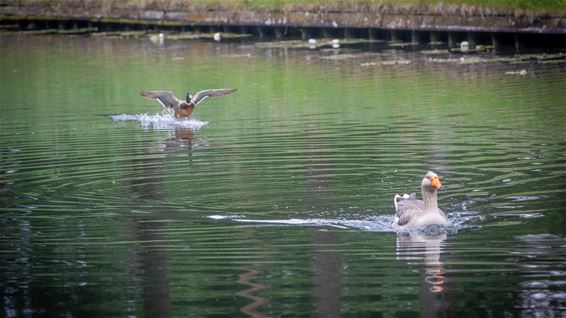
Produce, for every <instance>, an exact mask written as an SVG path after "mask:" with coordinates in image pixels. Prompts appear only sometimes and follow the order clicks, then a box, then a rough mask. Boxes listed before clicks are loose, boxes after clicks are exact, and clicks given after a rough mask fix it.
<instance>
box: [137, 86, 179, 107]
mask: <svg viewBox="0 0 566 318" xmlns="http://www.w3.org/2000/svg"><path fill="white" fill-rule="evenodd" d="M140 95H141V96H143V97H146V98H149V99H155V100H157V101H158V102H159V103H160V104H161V106H163V108H165V109H167V110H169V109H171V108H175V106H177V105H179V103H181V102H182V101H181V100H179V99H178V98H177V97H175V95H173V93H172V92H169V91H142V92H140Z"/></svg>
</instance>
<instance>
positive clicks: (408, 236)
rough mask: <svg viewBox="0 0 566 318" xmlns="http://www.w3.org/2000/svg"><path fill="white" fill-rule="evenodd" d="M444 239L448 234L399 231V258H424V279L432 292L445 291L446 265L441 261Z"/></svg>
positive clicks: (410, 259) (413, 259)
mask: <svg viewBox="0 0 566 318" xmlns="http://www.w3.org/2000/svg"><path fill="white" fill-rule="evenodd" d="M444 240H446V234H438V235H427V234H423V233H419V232H400V233H397V245H396V246H397V249H396V251H397V259H398V260H406V261H409V262H411V261H415V260H419V259H420V258H422V259H423V260H424V265H425V271H424V273H425V279H424V281H425V282H426V283H427V285H428V290H429V291H430V292H432V293H441V292H443V291H444V281H445V279H444V265H443V264H442V262H441V261H440V255H441V254H442V243H443V242H444Z"/></svg>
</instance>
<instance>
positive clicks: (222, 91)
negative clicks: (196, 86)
mask: <svg viewBox="0 0 566 318" xmlns="http://www.w3.org/2000/svg"><path fill="white" fill-rule="evenodd" d="M235 91H236V89H233V88H215V89H206V90H203V91H199V92H198V93H196V95H195V96H194V97H193V99H192V102H193V103H195V105H198V103H200V102H202V101H203V100H205V99H206V98H208V97H215V96H222V95H226V94H230V93H232V92H235Z"/></svg>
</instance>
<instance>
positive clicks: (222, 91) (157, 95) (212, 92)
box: [140, 88, 236, 119]
mask: <svg viewBox="0 0 566 318" xmlns="http://www.w3.org/2000/svg"><path fill="white" fill-rule="evenodd" d="M234 91H236V90H235V89H232V88H215V89H207V90H202V91H199V92H197V93H196V94H195V95H194V96H193V95H192V94H191V93H190V92H188V93H187V98H186V99H185V100H184V101H183V100H180V99H178V98H177V97H176V96H175V95H174V94H173V93H172V92H170V91H142V92H140V95H141V96H143V97H146V98H149V99H153V100H157V101H158V102H159V104H161V106H163V108H165V109H166V110H168V111H173V113H174V115H175V118H178V119H179V118H190V117H191V116H192V114H193V111H194V108H195V107H196V106H197V105H198V104H199V103H201V102H202V101H203V100H205V99H207V98H208V97H214V96H222V95H226V94H230V93H232V92H234Z"/></svg>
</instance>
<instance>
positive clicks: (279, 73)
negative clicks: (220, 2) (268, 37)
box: [0, 35, 566, 317]
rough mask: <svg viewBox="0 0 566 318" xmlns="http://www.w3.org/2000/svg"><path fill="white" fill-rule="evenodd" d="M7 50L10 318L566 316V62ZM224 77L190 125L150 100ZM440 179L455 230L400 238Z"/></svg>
mask: <svg viewBox="0 0 566 318" xmlns="http://www.w3.org/2000/svg"><path fill="white" fill-rule="evenodd" d="M0 44H1V46H2V50H0V83H1V85H0V237H1V240H0V255H1V257H0V296H1V298H2V303H3V312H2V315H3V316H5V317H31V316H53V317H62V316H65V317H169V316H174V317H184V316H188V317H202V316H211V317H214V316H216V317H239V316H252V317H267V316H270V317H281V316H320V317H338V316H344V317H362V316H368V317H369V316H371V317H375V316H378V317H379V316H384V317H400V316H403V317H414V316H419V315H420V316H424V317H434V316H456V317H464V316H470V317H490V316H492V317H502V316H506V317H507V316H508V317H515V316H539V317H543V316H544V317H553V316H562V315H564V314H565V312H566V239H565V237H564V236H565V233H566V216H565V215H566V214H565V213H566V90H565V89H564V87H566V63H563V62H560V61H558V62H556V61H554V62H553V60H550V61H547V60H541V59H537V58H536V57H532V56H531V57H528V56H527V57H523V58H517V57H509V56H495V55H491V54H490V53H474V54H468V55H466V54H456V53H454V54H452V53H448V52H440V54H438V52H436V51H430V50H427V51H420V50H419V49H415V48H413V49H405V48H396V47H387V46H386V45H378V46H377V47H374V46H372V45H367V44H364V45H352V46H347V45H343V46H342V47H341V48H339V49H331V48H319V49H316V50H309V49H308V48H302V47H299V48H294V47H288V46H286V45H265V44H264V45H257V44H256V43H255V42H253V41H251V40H243V41H242V40H237V41H228V42H221V43H216V42H212V41H206V40H199V41H167V40H166V41H165V43H163V44H159V43H158V44H155V43H152V42H151V41H150V40H149V39H147V38H134V39H113V38H103V37H101V38H95V37H73V36H29V35H24V36H22V35H2V36H0ZM555 62H556V63H555ZM218 87H231V88H237V89H238V91H236V92H235V93H233V94H230V95H226V96H222V97H215V98H209V99H207V100H205V101H204V102H203V103H202V104H200V105H199V106H198V107H197V108H196V110H195V113H194V117H193V118H192V119H191V120H189V121H181V122H179V121H175V120H174V119H172V117H171V115H169V114H167V113H163V112H162V108H161V107H160V105H159V104H158V103H157V102H155V101H150V100H146V99H144V98H143V97H141V96H140V95H139V92H140V91H142V90H148V89H149V90H171V91H173V92H175V94H177V96H179V97H182V96H184V95H185V92H186V91H187V89H189V90H191V91H192V92H193V93H195V92H196V91H198V90H201V89H206V88H218ZM428 170H433V171H435V172H437V173H438V174H439V175H440V177H441V179H442V183H443V184H444V189H443V190H442V191H440V192H439V205H440V207H441V208H442V209H443V210H444V211H445V212H446V213H447V214H448V218H449V221H450V224H451V225H450V226H449V228H448V229H447V230H446V231H445V232H443V233H440V234H439V235H426V234H427V233H420V232H410V233H407V232H405V233H396V232H395V231H393V230H392V229H391V227H390V224H391V221H392V219H393V213H394V206H393V197H394V196H395V194H403V193H410V192H418V191H419V185H420V180H421V178H422V177H423V176H424V174H425V173H426V172H427V171H428ZM419 195H420V194H419Z"/></svg>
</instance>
